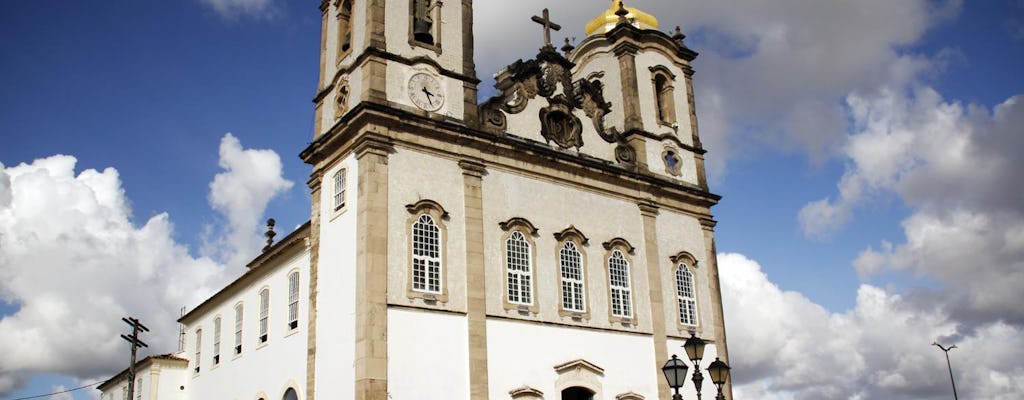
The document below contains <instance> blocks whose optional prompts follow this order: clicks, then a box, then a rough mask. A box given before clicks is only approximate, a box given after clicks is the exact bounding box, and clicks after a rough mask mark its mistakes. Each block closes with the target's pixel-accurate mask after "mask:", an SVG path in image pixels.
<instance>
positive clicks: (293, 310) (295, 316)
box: [286, 270, 302, 332]
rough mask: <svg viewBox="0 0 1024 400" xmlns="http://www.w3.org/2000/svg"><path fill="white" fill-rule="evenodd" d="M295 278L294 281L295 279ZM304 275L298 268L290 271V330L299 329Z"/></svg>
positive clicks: (288, 314)
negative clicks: (300, 297)
mask: <svg viewBox="0 0 1024 400" xmlns="http://www.w3.org/2000/svg"><path fill="white" fill-rule="evenodd" d="M293 279H294V281H293ZM301 285H302V276H301V275H299V271H298V270H293V271H291V272H289V273H288V313H287V314H286V316H287V317H288V324H287V326H288V331H289V332H292V331H295V330H298V329H299V295H300V293H302V287H301Z"/></svg>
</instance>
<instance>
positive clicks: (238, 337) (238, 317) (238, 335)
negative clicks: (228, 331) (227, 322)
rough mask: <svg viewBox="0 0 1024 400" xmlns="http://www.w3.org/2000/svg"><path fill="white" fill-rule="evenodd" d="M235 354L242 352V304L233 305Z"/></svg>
mask: <svg viewBox="0 0 1024 400" xmlns="http://www.w3.org/2000/svg"><path fill="white" fill-rule="evenodd" d="M235 354H242V305H241V304H239V305H237V306H235Z"/></svg>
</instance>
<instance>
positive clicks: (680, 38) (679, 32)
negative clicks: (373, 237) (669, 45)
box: [672, 25, 686, 45]
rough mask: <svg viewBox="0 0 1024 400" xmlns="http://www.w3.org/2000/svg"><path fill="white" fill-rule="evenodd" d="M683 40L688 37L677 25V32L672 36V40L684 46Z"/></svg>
mask: <svg viewBox="0 0 1024 400" xmlns="http://www.w3.org/2000/svg"><path fill="white" fill-rule="evenodd" d="M683 39H686V35H684V34H683V31H682V30H680V29H679V25H676V31H675V33H673V34H672V40H675V41H676V43H679V44H680V45H682V44H683Z"/></svg>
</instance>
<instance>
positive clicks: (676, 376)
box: [661, 354, 689, 400]
mask: <svg viewBox="0 0 1024 400" xmlns="http://www.w3.org/2000/svg"><path fill="white" fill-rule="evenodd" d="M687 369H689V367H687V366H686V364H684V363H683V360H680V359H679V357H676V355H675V354H673V355H672V359H671V360H668V362H667V363H665V366H664V367H661V372H663V373H665V380H666V381H668V386H669V387H670V388H672V390H675V393H676V394H674V395H672V400H683V395H681V394H679V388H681V387H683V383H686V370H687Z"/></svg>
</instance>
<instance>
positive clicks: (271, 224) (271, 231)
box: [263, 218, 277, 253]
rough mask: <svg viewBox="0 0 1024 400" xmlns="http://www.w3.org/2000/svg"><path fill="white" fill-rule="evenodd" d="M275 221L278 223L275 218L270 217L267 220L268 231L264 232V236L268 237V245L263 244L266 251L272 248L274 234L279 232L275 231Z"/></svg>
mask: <svg viewBox="0 0 1024 400" xmlns="http://www.w3.org/2000/svg"><path fill="white" fill-rule="evenodd" d="M275 223H276V221H274V219H273V218H270V219H268V220H267V232H266V233H264V234H263V236H266V237H267V245H266V246H263V252H264V253H265V252H266V251H267V250H270V247H271V246H273V245H274V236H277V233H276V232H274V224H275Z"/></svg>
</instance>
